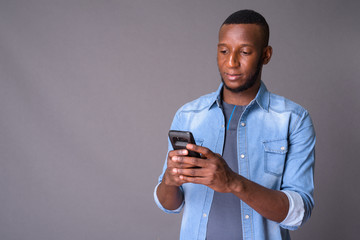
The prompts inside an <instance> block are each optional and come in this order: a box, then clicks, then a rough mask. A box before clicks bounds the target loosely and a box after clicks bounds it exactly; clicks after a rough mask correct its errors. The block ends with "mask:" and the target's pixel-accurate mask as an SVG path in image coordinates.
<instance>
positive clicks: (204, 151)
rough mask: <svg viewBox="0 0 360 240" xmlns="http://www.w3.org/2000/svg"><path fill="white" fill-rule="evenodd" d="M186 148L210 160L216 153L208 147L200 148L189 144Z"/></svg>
mask: <svg viewBox="0 0 360 240" xmlns="http://www.w3.org/2000/svg"><path fill="white" fill-rule="evenodd" d="M186 148H187V149H188V150H191V151H194V152H198V153H201V155H202V156H205V157H206V158H210V157H212V156H214V153H213V152H212V151H211V150H210V149H208V148H206V147H202V146H198V145H195V144H191V143H189V144H187V145H186Z"/></svg>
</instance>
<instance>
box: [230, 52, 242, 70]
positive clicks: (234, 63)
mask: <svg viewBox="0 0 360 240" xmlns="http://www.w3.org/2000/svg"><path fill="white" fill-rule="evenodd" d="M239 60H240V59H239V56H238V55H237V54H236V53H231V54H230V55H229V59H228V65H229V67H239V66H240V61H239Z"/></svg>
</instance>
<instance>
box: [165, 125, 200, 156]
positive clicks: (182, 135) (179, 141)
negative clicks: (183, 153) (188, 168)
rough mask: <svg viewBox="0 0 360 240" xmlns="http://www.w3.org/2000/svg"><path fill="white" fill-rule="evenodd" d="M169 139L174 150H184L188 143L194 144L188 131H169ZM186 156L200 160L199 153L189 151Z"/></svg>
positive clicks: (192, 137)
mask: <svg viewBox="0 0 360 240" xmlns="http://www.w3.org/2000/svg"><path fill="white" fill-rule="evenodd" d="M169 139H170V142H171V144H172V146H173V148H174V150H178V149H185V148H186V145H187V144H188V143H192V144H196V143H195V140H194V136H193V135H192V133H191V132H189V131H176V130H170V131H169ZM188 151H189V150H188ZM188 156H190V157H197V158H200V153H198V152H193V151H189V154H188Z"/></svg>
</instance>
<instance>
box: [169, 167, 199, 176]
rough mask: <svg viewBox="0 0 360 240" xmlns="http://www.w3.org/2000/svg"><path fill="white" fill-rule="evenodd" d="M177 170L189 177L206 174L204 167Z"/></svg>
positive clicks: (181, 174)
mask: <svg viewBox="0 0 360 240" xmlns="http://www.w3.org/2000/svg"><path fill="white" fill-rule="evenodd" d="M176 172H177V174H179V175H180V176H187V177H204V176H205V175H206V170H204V169H203V168H187V169H176Z"/></svg>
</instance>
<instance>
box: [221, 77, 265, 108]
mask: <svg viewBox="0 0 360 240" xmlns="http://www.w3.org/2000/svg"><path fill="white" fill-rule="evenodd" d="M260 85H261V82H260V80H259V81H257V82H256V83H255V84H254V86H252V87H251V88H249V89H247V90H245V91H243V92H232V91H230V90H229V89H226V88H225V87H224V88H223V101H225V102H226V103H229V104H233V105H240V106H246V105H248V104H249V103H250V102H251V101H252V100H253V99H254V98H255V97H256V94H257V93H258V91H259V88H260Z"/></svg>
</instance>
